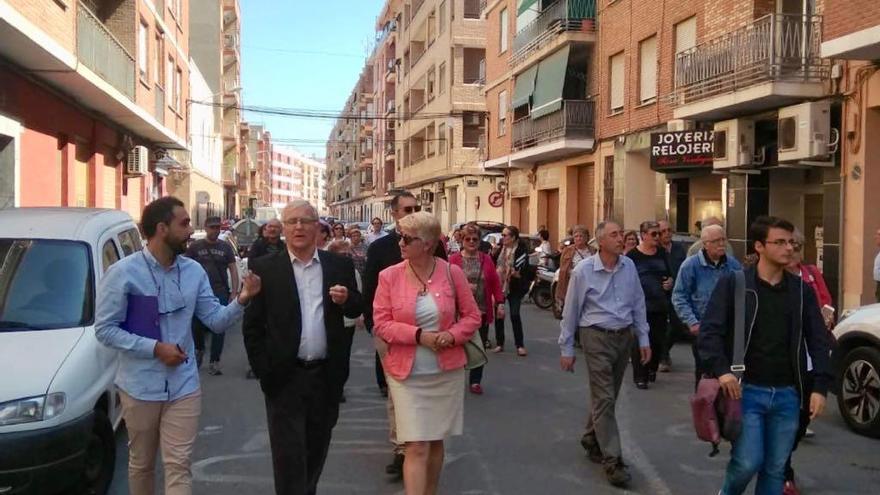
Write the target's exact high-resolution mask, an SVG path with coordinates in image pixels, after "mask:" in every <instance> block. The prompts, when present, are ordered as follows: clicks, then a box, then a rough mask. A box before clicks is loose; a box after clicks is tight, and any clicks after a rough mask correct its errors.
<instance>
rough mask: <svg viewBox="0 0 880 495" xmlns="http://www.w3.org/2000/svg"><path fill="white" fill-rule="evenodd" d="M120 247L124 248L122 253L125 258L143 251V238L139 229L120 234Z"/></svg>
mask: <svg viewBox="0 0 880 495" xmlns="http://www.w3.org/2000/svg"><path fill="white" fill-rule="evenodd" d="M119 245H120V246H122V252H123V254H124V255H125V256H128V255H130V254H133V253H136V252H138V251H140V250H141V249H143V244H141V236H140V234H139V233H138V231H137V229H128V230H126V231H124V232H121V233H120V234H119Z"/></svg>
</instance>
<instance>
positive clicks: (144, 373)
mask: <svg viewBox="0 0 880 495" xmlns="http://www.w3.org/2000/svg"><path fill="white" fill-rule="evenodd" d="M129 294H134V295H144V296H154V295H157V296H158V297H159V329H160V332H161V335H162V342H166V343H170V344H177V345H179V346H180V347H181V349H183V351H184V352H185V353H186V354H187V355H188V356H190V358H189V359H187V360H186V361H185V362H183V363H181V364H180V365H178V366H167V365H165V364H164V363H163V362H162V361H160V360H159V358H157V357H155V356H154V355H153V349H154V348H155V347H156V340H154V339H151V338H147V337H142V336H140V335H136V334H133V333H129V332H127V331H125V330H123V329H122V328H121V326H120V325H121V324H122V322H123V321H125V316H126V311H127V309H128V295H129ZM243 313H244V309H243V306H242V305H240V304H239V303H238V301H237V300H236V301H232V302H231V303H230V304H229V305H228V306H223V305H222V304H220V302H219V301H218V300H217V297H216V296H214V291H213V290H212V289H211V283H210V282H209V281H208V274H207V273H205V269H204V268H202V265H200V264H199V263H198V262H197V261H194V260H191V259H189V258H186V257H183V256H177V257H176V258H175V259H174V263H173V264H172V265H171V267H170V268H165V267H163V266H162V265H161V264H159V262H158V261H156V258H154V257H153V255H152V254H151V253H150V251H149V250H148V249H146V248H144V250H143V251H141V252H139V253H134V254H132V255H130V256H128V257H126V258H124V259H122V260H120V261H118V262H116V263H114V264H113V266H111V267H110V269H109V270H107V273H105V274H104V277H103V279H102V280H101V284H100V286H99V287H98V302H97V309H96V312H95V336H96V337H97V339H98V340H99V341H100V342H101V343H102V344H104V345H106V346H108V347H111V348H113V349H118V350H119V351H121V352H120V353H119V369H118V370H117V373H116V385H117V386H118V387H119V388H120V389H122V390H123V391H125V393H127V394H128V395H131V396H132V397H134V398H135V399H138V400H145V401H173V400H176V399H179V398H181V397H184V396H187V395H189V394H191V393H193V392H195V391H197V390H199V372H198V368H197V367H196V362H195V361H196V360H195V359H194V356H195V345H194V343H193V338H192V330H191V328H192V318H193V315H195V316H197V317H198V318H199V320H201V321H202V323H204V324H205V325H206V326H207V327H208V328H210V329H211V330H213V331H214V332H225V331H226V329H227V328H228V327H230V326H232V324H234V323H236V321H237V320H239V319H240V318H241V316H242V314H243Z"/></svg>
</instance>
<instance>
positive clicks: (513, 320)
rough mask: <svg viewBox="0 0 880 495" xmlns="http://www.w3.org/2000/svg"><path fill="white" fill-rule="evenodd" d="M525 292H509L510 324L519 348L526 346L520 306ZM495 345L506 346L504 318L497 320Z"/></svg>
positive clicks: (514, 341) (515, 343) (515, 342)
mask: <svg viewBox="0 0 880 495" xmlns="http://www.w3.org/2000/svg"><path fill="white" fill-rule="evenodd" d="M523 297H525V294H508V295H507V307H508V308H510V324H511V326H512V327H513V343H514V345H516V347H517V348H520V347H525V338H524V336H523V324H522V317H521V316H520V308H521V307H522V300H523ZM495 345H498V346H501V347H504V320H503V319H501V318H499V319H497V320H495Z"/></svg>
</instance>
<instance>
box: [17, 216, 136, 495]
mask: <svg viewBox="0 0 880 495" xmlns="http://www.w3.org/2000/svg"><path fill="white" fill-rule="evenodd" d="M0 225H3V229H2V233H0V376H2V377H4V378H3V379H2V380H0V493H3V494H10V495H11V494H24V493H39V494H42V493H57V492H58V491H62V490H68V491H72V492H74V493H98V494H103V493H105V492H106V491H107V489H108V487H109V485H110V482H111V481H112V479H113V468H114V466H115V464H116V440H115V438H114V436H115V434H114V431H115V430H116V428H117V427H118V426H119V423H120V421H121V419H122V410H121V406H120V402H119V398H118V396H117V391H116V387H115V385H114V384H113V381H114V378H115V375H116V369H117V351H115V350H112V349H109V348H107V347H105V346H103V345H101V344H100V343H99V342H98V340H97V339H96V338H95V327H94V323H95V314H94V310H95V299H96V294H95V292H96V287H97V286H98V284H99V282H100V280H101V277H102V276H103V275H104V272H105V271H106V270H107V268H109V267H110V265H112V264H113V263H115V262H117V261H119V260H120V259H122V258H124V257H126V256H129V255H131V254H133V253H136V252H138V251H140V250H141V249H142V244H141V238H140V236H139V234H138V229H137V226H136V225H135V223H134V222H133V221H132V219H131V217H130V216H129V215H128V214H127V213H125V212H122V211H119V210H98V209H87V208H11V209H5V210H0Z"/></svg>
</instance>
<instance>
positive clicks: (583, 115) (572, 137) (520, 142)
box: [510, 100, 595, 163]
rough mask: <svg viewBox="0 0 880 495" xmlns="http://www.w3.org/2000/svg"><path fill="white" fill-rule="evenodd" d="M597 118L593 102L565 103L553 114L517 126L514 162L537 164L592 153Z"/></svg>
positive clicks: (514, 136) (513, 138)
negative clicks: (595, 117) (595, 118)
mask: <svg viewBox="0 0 880 495" xmlns="http://www.w3.org/2000/svg"><path fill="white" fill-rule="evenodd" d="M594 115H595V102H594V101H592V100H563V101H562V108H561V109H559V110H557V111H555V112H553V113H550V114H547V115H543V116H541V117H538V118H537V119H532V118H531V117H525V118H522V119H520V120H518V121H516V122H514V123H513V129H512V133H513V134H512V141H511V156H510V160H511V162H521V163H535V162H539V161H547V160H553V159H557V158H561V157H563V156H567V155H572V154H577V153H582V152H585V151H589V150H591V149H592V148H593V143H594V129H595V120H594Z"/></svg>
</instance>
